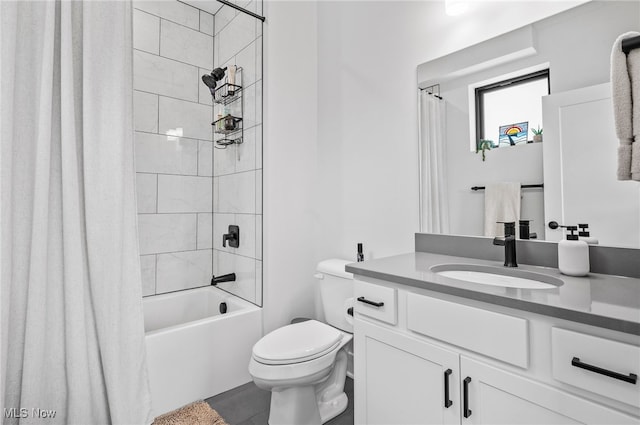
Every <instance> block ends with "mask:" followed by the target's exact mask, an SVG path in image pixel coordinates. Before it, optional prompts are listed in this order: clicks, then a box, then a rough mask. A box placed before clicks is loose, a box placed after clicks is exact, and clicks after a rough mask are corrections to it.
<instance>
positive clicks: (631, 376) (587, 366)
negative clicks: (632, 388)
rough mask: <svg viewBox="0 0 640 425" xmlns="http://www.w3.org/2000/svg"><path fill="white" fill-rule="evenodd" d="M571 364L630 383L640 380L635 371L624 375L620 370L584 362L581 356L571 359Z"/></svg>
mask: <svg viewBox="0 0 640 425" xmlns="http://www.w3.org/2000/svg"><path fill="white" fill-rule="evenodd" d="M571 366H575V367H579V368H580V369H585V370H588V371H590V372H595V373H599V374H600V375H605V376H608V377H609V378H613V379H619V380H620V381H624V382H628V383H630V384H634V385H635V384H636V383H637V382H638V375H636V374H635V373H630V374H629V375H623V374H621V373H618V372H612V371H610V370H607V369H603V368H601V367H598V366H593V365H590V364H587V363H582V362H581V361H580V359H579V358H577V357H574V358H573V359H572V360H571Z"/></svg>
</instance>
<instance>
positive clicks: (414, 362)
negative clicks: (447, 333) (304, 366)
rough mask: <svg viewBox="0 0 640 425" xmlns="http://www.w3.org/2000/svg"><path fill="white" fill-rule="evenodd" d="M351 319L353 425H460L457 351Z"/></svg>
mask: <svg viewBox="0 0 640 425" xmlns="http://www.w3.org/2000/svg"><path fill="white" fill-rule="evenodd" d="M354 322H355V323H354V334H355V347H354V348H355V354H354V372H355V380H354V383H355V411H354V413H355V422H356V423H357V424H370V425H374V424H385V425H388V424H397V425H399V424H456V423H458V424H459V423H460V406H459V400H460V396H459V388H458V384H457V382H458V381H459V374H458V354H457V353H454V352H451V351H448V350H445V349H443V348H441V347H438V346H435V345H432V344H428V343H425V342H423V341H419V340H417V339H415V338H413V337H411V336H408V335H404V334H400V333H398V332H395V331H391V330H388V329H385V328H382V327H380V326H377V325H374V324H371V323H368V322H365V321H363V320H358V319H356V320H355V321H354ZM445 381H447V382H448V384H449V385H448V397H445V396H446V395H447V394H445V393H446V391H445V385H446V384H445ZM445 400H446V401H449V402H448V403H446V405H447V406H446V407H445Z"/></svg>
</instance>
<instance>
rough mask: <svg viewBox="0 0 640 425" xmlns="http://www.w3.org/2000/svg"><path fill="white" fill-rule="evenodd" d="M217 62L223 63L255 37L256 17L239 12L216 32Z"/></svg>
mask: <svg viewBox="0 0 640 425" xmlns="http://www.w3.org/2000/svg"><path fill="white" fill-rule="evenodd" d="M218 38H219V43H218V49H219V51H218V61H219V62H218V63H224V62H226V61H228V60H229V59H230V58H231V57H233V56H235V55H236V54H237V53H238V52H239V51H240V50H242V49H243V48H245V47H246V46H248V45H249V43H251V42H252V41H253V40H255V39H256V19H255V18H253V17H251V16H249V15H245V14H244V13H239V14H238V15H236V17H235V18H234V19H233V20H232V21H231V22H230V23H229V25H227V26H226V27H224V28H223V29H222V30H221V31H220V32H219V33H218Z"/></svg>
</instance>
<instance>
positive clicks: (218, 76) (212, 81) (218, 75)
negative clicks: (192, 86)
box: [202, 66, 227, 96]
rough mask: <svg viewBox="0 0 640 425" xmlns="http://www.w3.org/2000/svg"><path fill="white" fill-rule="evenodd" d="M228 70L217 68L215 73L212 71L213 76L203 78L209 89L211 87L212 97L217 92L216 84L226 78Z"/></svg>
mask: <svg viewBox="0 0 640 425" xmlns="http://www.w3.org/2000/svg"><path fill="white" fill-rule="evenodd" d="M226 69H227V67H226V66H225V67H224V68H216V69H214V70H213V71H211V74H209V75H207V74H205V75H203V76H202V82H203V83H204V84H205V85H206V86H207V87H209V91H210V92H211V96H213V93H214V92H215V90H216V83H217V82H218V81H220V80H222V79H223V78H224V71H225V70H226Z"/></svg>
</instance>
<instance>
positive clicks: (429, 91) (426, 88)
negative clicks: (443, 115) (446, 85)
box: [418, 85, 442, 100]
mask: <svg viewBox="0 0 640 425" xmlns="http://www.w3.org/2000/svg"><path fill="white" fill-rule="evenodd" d="M434 87H435V86H430V87H423V88H420V87H419V88H418V90H420V91H422V90H426V91H427V93H429V94H430V95H431V96H435V97H437V98H438V99H440V100H442V96H440V95H439V94H435V93H433V91H431V89H433V88H434ZM434 91H435V90H434ZM439 92H440V86H439V85H438V93H439Z"/></svg>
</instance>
